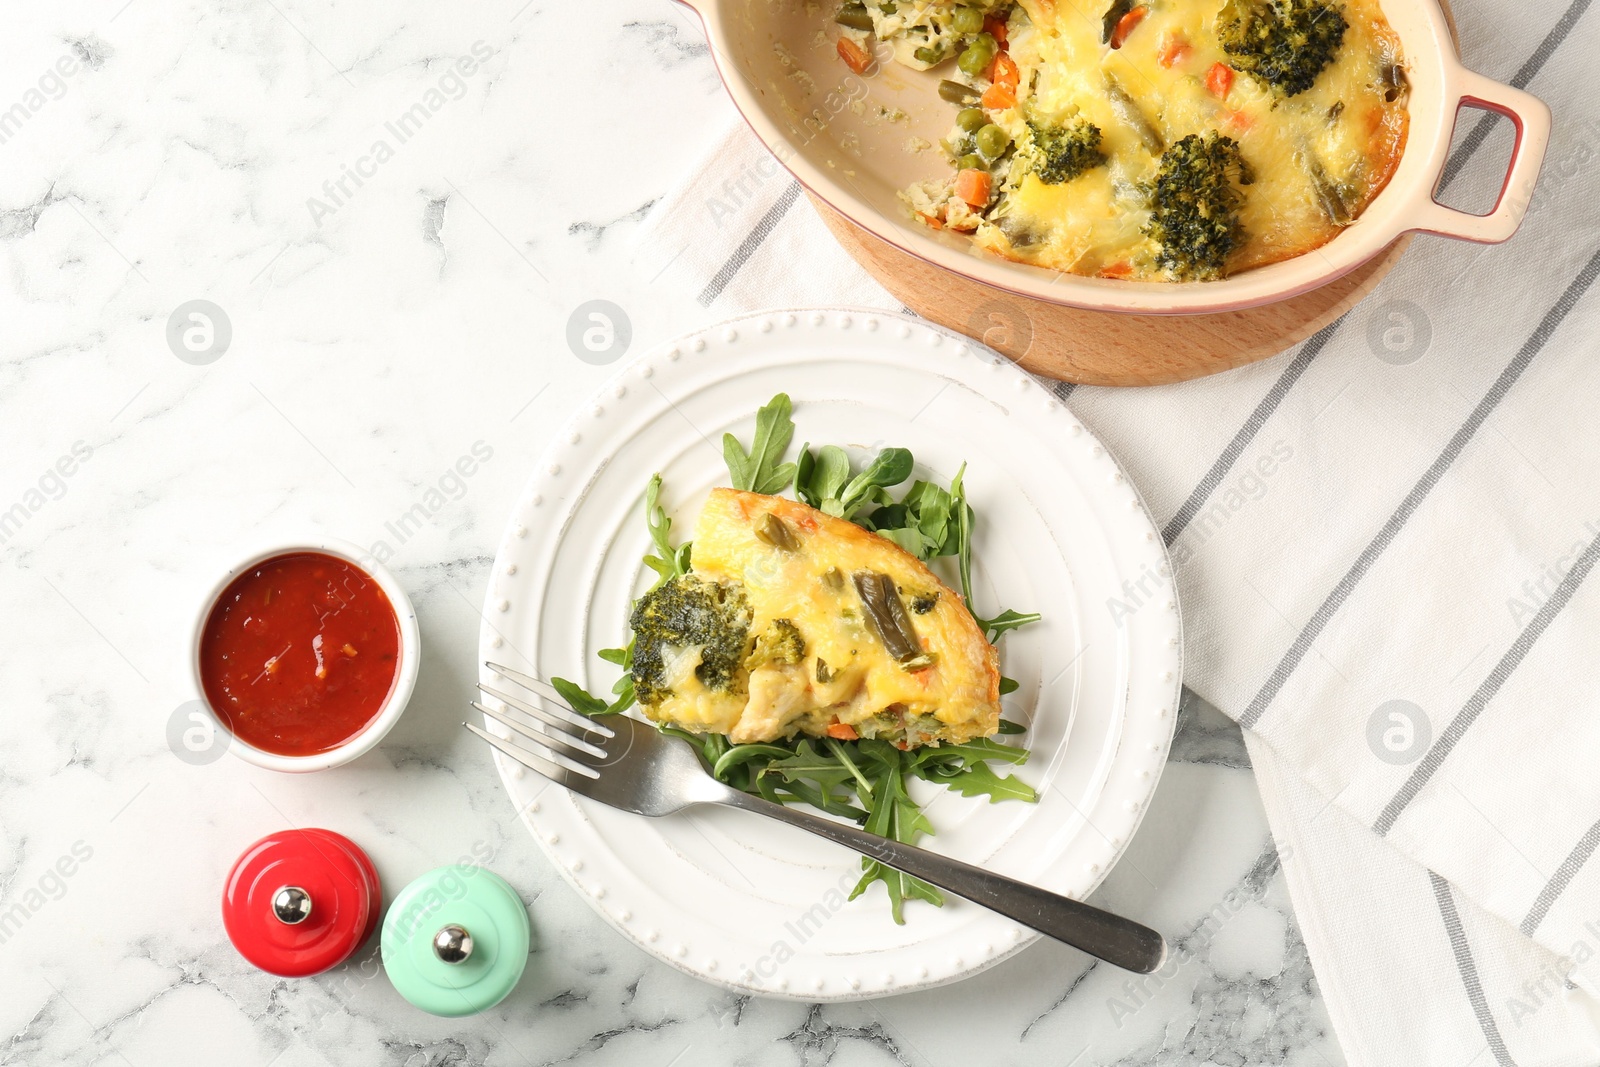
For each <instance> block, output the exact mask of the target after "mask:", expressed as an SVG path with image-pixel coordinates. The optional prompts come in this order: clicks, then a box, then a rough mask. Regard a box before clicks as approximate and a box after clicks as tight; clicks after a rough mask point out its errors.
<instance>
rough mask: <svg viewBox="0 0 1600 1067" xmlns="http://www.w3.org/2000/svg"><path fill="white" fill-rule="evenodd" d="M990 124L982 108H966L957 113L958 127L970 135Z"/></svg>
mask: <svg viewBox="0 0 1600 1067" xmlns="http://www.w3.org/2000/svg"><path fill="white" fill-rule="evenodd" d="M988 122H989V116H987V115H985V114H984V113H983V108H981V107H964V108H962V109H961V110H960V111H959V112H957V113H956V125H957V126H960V127H961V128H962V129H963V130H965V131H966V132H968V133H977V132H978V131H979V130H981V129H983V127H984V126H985V125H986V124H987V123H988Z"/></svg>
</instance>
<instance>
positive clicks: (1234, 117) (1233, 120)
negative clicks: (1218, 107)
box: [1222, 107, 1256, 130]
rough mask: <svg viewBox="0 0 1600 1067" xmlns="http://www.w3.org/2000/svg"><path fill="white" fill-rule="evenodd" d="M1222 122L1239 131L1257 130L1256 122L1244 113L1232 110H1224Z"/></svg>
mask: <svg viewBox="0 0 1600 1067" xmlns="http://www.w3.org/2000/svg"><path fill="white" fill-rule="evenodd" d="M1222 121H1223V122H1225V123H1227V124H1228V125H1230V126H1232V127H1234V128H1235V129H1237V130H1250V129H1254V128H1255V124H1256V120H1255V119H1253V118H1251V117H1250V116H1249V115H1246V114H1245V113H1244V112H1243V111H1234V110H1233V109H1232V108H1226V107H1225V108H1223V109H1222Z"/></svg>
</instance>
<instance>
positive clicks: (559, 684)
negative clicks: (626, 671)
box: [550, 678, 633, 718]
mask: <svg viewBox="0 0 1600 1067" xmlns="http://www.w3.org/2000/svg"><path fill="white" fill-rule="evenodd" d="M630 681H631V679H630ZM550 686H551V688H553V689H554V690H555V691H556V692H558V693H560V694H561V699H562V700H565V701H566V702H567V706H568V707H569V708H571V709H572V710H573V711H575V712H577V713H578V714H579V715H588V716H590V717H591V718H592V717H594V716H596V715H611V714H613V713H614V712H615V711H622V710H624V709H626V708H627V707H628V705H629V704H632V703H633V686H632V685H629V686H628V698H627V700H628V703H627V704H622V702H621V701H620V700H619V701H617V704H621V706H620V707H617V706H615V705H613V704H608V703H607V702H605V701H604V700H601V699H600V698H599V697H597V696H595V695H594V694H592V693H590V692H589V691H588V690H587V689H585V688H583V686H581V685H579V684H578V683H577V682H569V681H567V680H566V679H565V678H552V679H550Z"/></svg>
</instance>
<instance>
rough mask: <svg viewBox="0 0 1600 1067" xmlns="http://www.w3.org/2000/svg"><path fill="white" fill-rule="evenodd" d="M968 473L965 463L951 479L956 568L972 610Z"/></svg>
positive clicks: (964, 594) (968, 606)
mask: <svg viewBox="0 0 1600 1067" xmlns="http://www.w3.org/2000/svg"><path fill="white" fill-rule="evenodd" d="M966 473H967V465H966V464H965V463H963V464H962V465H961V469H960V470H958V471H956V476H955V477H954V478H951V479H950V507H951V508H952V509H953V510H954V511H955V519H956V529H955V537H954V541H955V544H954V546H953V547H954V549H955V551H954V552H953V553H949V554H952V555H954V556H955V557H956V569H957V570H958V571H959V573H960V574H961V599H962V600H963V601H964V602H965V603H966V605H967V610H968V611H971V610H972V508H971V506H970V505H969V504H968V503H967V490H966V487H965V486H963V485H962V484H961V479H962V478H963V477H964V476H965V475H966Z"/></svg>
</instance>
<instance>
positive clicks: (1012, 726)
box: [1000, 719, 1028, 734]
mask: <svg viewBox="0 0 1600 1067" xmlns="http://www.w3.org/2000/svg"><path fill="white" fill-rule="evenodd" d="M1000 732H1001V733H1003V734H1025V733H1027V732H1028V728H1027V727H1026V726H1024V725H1022V724H1021V723H1020V722H1012V721H1011V720H1010V719H1001V720H1000Z"/></svg>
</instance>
